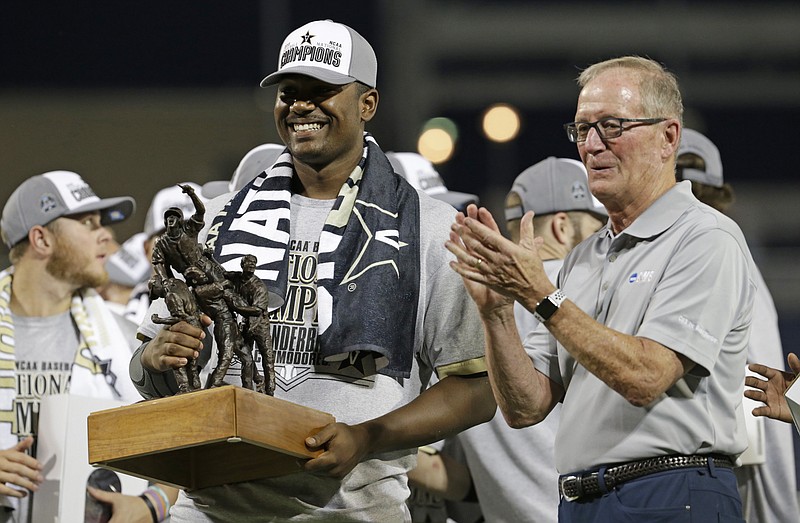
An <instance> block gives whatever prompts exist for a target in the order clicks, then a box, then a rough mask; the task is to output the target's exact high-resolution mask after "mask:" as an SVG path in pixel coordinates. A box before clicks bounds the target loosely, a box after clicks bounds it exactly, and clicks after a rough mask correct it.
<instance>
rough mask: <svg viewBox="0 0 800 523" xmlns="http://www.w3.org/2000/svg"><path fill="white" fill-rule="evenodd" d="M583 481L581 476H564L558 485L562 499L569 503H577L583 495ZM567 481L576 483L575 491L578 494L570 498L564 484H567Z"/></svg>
mask: <svg viewBox="0 0 800 523" xmlns="http://www.w3.org/2000/svg"><path fill="white" fill-rule="evenodd" d="M581 479H582V478H581V477H580V476H575V475H569V476H562V477H561V479H560V480H559V485H558V486H559V487H560V488H559V490H560V491H561V497H562V498H564V499H566V500H567V501H575V500H578V499H580V497H581V496H582V495H583V488H581V487H582V485H581ZM567 481H575V491H576V492H577V494H575V495H574V496H569V495H567V493H566V492H565V491H564V483H566V482H567Z"/></svg>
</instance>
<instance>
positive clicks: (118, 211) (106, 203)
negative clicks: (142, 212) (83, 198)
mask: <svg viewBox="0 0 800 523" xmlns="http://www.w3.org/2000/svg"><path fill="white" fill-rule="evenodd" d="M92 211H100V214H101V218H100V221H101V223H102V224H103V225H108V224H111V223H119V222H121V221H123V220H126V219H127V218H129V217H130V216H131V215H132V214H133V213H134V212H135V211H136V202H135V201H134V199H133V198H131V197H129V196H119V197H116V198H104V199H102V200H98V201H96V202H91V203H87V204H86V205H83V206H81V207H77V208H75V209H72V210H70V211H69V214H81V213H84V212H92Z"/></svg>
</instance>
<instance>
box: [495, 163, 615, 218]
mask: <svg viewBox="0 0 800 523" xmlns="http://www.w3.org/2000/svg"><path fill="white" fill-rule="evenodd" d="M511 191H513V192H515V193H517V194H518V195H519V198H520V200H521V204H520V205H519V206H517V207H506V210H505V215H506V220H516V219H519V218H522V216H523V215H524V214H525V213H526V212H528V211H533V212H534V213H535V214H536V215H537V216H541V215H544V214H552V213H556V212H567V211H586V212H591V213H594V214H597V215H600V216H608V212H607V211H606V208H605V207H603V204H602V203H600V201H599V200H598V199H597V198H595V197H594V195H592V193H591V192H590V191H589V180H588V178H587V176H586V168H585V167H584V166H583V164H582V163H581V162H579V161H577V160H573V159H571V158H556V157H555V156H550V157H548V158H546V159H544V160H542V161H540V162H538V163H535V164H533V165H531V166H530V167H528V168H527V169H525V170H524V171H522V172H521V173H520V174H519V176H517V178H516V179H515V180H514V183H513V184H512V186H511Z"/></svg>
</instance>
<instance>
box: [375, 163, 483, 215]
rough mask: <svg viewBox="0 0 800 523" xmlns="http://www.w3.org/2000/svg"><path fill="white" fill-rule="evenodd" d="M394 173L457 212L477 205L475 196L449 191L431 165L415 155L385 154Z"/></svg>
mask: <svg viewBox="0 0 800 523" xmlns="http://www.w3.org/2000/svg"><path fill="white" fill-rule="evenodd" d="M386 157H387V158H389V162H390V163H391V164H392V167H393V168H394V171H395V172H396V173H397V174H399V175H400V176H402V177H403V178H405V179H406V181H407V182H408V183H410V184H411V186H412V187H414V188H415V189H419V190H421V191H424V192H426V193H427V194H428V195H429V196H432V197H434V198H436V199H437V200H442V201H443V202H447V203H449V204H450V205H452V206H453V207H455V208H456V209H458V210H459V211H463V210H464V209H466V208H467V205H469V204H470V203H474V204H476V205H477V204H478V203H479V202H480V199H479V198H478V196H477V195H475V194H470V193H465V192H456V191H450V190H448V189H447V186H445V184H444V180H442V177H441V176H440V175H439V173H438V172H437V171H436V169H434V167H433V164H432V163H431V162H430V161H428V159H427V158H425V157H424V156H422V155H420V154H417V153H395V152H389V153H386Z"/></svg>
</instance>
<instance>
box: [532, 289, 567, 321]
mask: <svg viewBox="0 0 800 523" xmlns="http://www.w3.org/2000/svg"><path fill="white" fill-rule="evenodd" d="M566 299H567V297H566V296H565V295H564V293H563V292H561V289H556V292H554V293H552V294H549V295H547V296H545V297H544V299H543V300H542V301H540V302H539V303H537V304H536V309H535V310H534V311H533V316H534V317H535V318H536V319H537V320H539V321H540V322H541V323H545V322H546V321H547V320H549V319H550V318H551V317H552V316H553V314H555V313H556V311H557V310H558V308H559V307H561V304H562V303H563V302H564V300H566Z"/></svg>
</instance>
